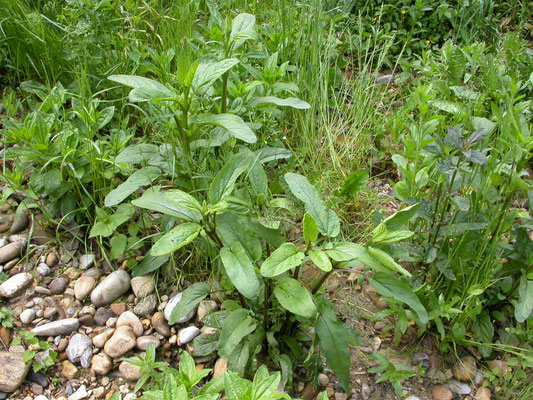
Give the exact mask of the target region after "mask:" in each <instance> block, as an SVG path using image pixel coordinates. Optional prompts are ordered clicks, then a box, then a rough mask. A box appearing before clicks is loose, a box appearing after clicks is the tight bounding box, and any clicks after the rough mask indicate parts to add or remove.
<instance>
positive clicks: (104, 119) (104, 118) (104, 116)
mask: <svg viewBox="0 0 533 400" xmlns="http://www.w3.org/2000/svg"><path fill="white" fill-rule="evenodd" d="M114 113H115V106H110V107H106V108H104V109H103V110H102V111H100V112H99V113H98V118H97V120H96V127H97V129H98V130H100V129H102V128H103V127H104V126H106V125H107V124H108V123H109V121H111V118H113V114H114Z"/></svg>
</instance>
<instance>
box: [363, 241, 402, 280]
mask: <svg viewBox="0 0 533 400" xmlns="http://www.w3.org/2000/svg"><path fill="white" fill-rule="evenodd" d="M368 253H369V254H370V256H371V257H373V258H374V259H376V260H378V261H379V263H380V264H381V265H383V266H384V267H385V268H387V269H389V270H391V271H395V272H399V273H400V274H402V275H405V276H407V277H411V273H410V272H409V271H407V270H406V269H404V268H403V267H402V266H401V265H400V264H398V263H397V262H396V261H394V259H393V258H392V257H391V256H389V255H388V254H387V253H385V252H384V251H383V250H380V249H375V248H373V247H370V246H369V247H368Z"/></svg>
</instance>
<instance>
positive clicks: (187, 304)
mask: <svg viewBox="0 0 533 400" xmlns="http://www.w3.org/2000/svg"><path fill="white" fill-rule="evenodd" d="M210 291H211V287H210V286H209V285H208V284H207V283H204V282H200V283H194V284H192V285H191V286H189V287H188V288H187V289H185V290H184V291H183V293H182V295H181V300H180V301H179V302H178V304H177V305H176V307H175V308H174V309H173V310H172V315H171V316H170V321H169V324H170V325H174V324H175V323H176V322H178V321H179V320H180V319H182V318H183V317H185V316H186V315H187V314H189V313H190V312H191V310H192V309H193V308H194V307H196V306H197V305H198V304H199V303H200V302H201V301H202V300H203V299H205V298H206V297H207V295H208V294H209V292H210Z"/></svg>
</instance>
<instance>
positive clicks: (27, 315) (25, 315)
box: [19, 308, 35, 325]
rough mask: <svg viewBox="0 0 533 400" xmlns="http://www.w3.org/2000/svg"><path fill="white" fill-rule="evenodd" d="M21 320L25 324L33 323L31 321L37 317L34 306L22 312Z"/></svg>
mask: <svg viewBox="0 0 533 400" xmlns="http://www.w3.org/2000/svg"><path fill="white" fill-rule="evenodd" d="M19 318H20V322H22V323H23V324H24V325H28V324H31V321H33V320H34V319H35V310H34V309H33V308H28V309H26V310H24V311H22V312H21V313H20V316H19Z"/></svg>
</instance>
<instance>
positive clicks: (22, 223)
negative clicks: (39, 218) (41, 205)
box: [9, 212, 30, 235]
mask: <svg viewBox="0 0 533 400" xmlns="http://www.w3.org/2000/svg"><path fill="white" fill-rule="evenodd" d="M29 224H30V219H29V217H28V213H27V212H23V213H22V214H21V215H20V216H19V217H18V218H17V219H16V220H15V221H13V225H11V229H9V233H10V234H12V235H14V234H16V233H20V232H22V231H23V230H24V229H26V228H27V227H28V225H29Z"/></svg>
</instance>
